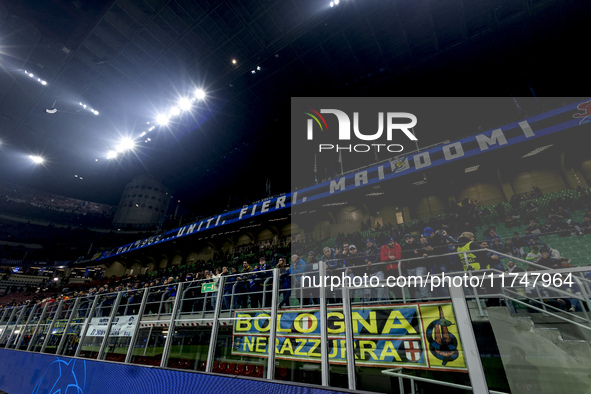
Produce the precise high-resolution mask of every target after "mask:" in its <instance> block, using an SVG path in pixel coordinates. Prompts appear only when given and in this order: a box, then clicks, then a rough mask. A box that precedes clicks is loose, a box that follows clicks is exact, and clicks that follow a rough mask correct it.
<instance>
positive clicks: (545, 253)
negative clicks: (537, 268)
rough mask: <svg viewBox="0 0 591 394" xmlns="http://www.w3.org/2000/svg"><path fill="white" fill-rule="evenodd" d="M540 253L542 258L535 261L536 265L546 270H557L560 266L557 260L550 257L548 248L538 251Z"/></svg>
mask: <svg viewBox="0 0 591 394" xmlns="http://www.w3.org/2000/svg"><path fill="white" fill-rule="evenodd" d="M540 253H541V255H542V256H541V257H540V259H539V260H538V261H537V263H538V264H540V265H543V266H544V267H547V268H552V269H556V268H559V265H560V264H559V261H558V259H555V258H552V257H550V251H549V250H548V248H542V249H540Z"/></svg>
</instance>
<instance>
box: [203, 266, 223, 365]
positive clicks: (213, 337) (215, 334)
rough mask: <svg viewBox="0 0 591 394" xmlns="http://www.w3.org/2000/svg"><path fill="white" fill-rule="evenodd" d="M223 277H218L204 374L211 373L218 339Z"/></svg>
mask: <svg viewBox="0 0 591 394" xmlns="http://www.w3.org/2000/svg"><path fill="white" fill-rule="evenodd" d="M225 283H226V278H225V277H223V276H222V277H220V282H219V286H220V287H219V289H218V302H216V303H215V312H214V314H213V325H212V327H211V338H210V340H209V349H208V351H207V362H206V363H205V372H211V370H212V369H213V358H214V357H215V348H216V342H217V338H218V328H219V327H218V322H219V319H220V310H221V309H222V303H221V302H220V300H221V297H223V296H224V284H225Z"/></svg>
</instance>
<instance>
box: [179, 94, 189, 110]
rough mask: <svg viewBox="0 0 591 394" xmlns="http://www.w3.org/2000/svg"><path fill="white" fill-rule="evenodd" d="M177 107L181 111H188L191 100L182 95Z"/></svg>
mask: <svg viewBox="0 0 591 394" xmlns="http://www.w3.org/2000/svg"><path fill="white" fill-rule="evenodd" d="M179 108H180V109H181V110H183V111H188V110H190V109H191V100H189V99H188V98H186V97H183V98H181V99H180V100H179Z"/></svg>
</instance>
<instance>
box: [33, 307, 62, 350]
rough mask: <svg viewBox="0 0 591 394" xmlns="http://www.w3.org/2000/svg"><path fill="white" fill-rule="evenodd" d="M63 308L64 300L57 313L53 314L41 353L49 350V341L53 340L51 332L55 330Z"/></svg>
mask: <svg viewBox="0 0 591 394" xmlns="http://www.w3.org/2000/svg"><path fill="white" fill-rule="evenodd" d="M63 306H64V300H61V301H60V303H59V304H58V306H57V309H56V311H55V313H54V314H53V319H51V323H49V326H48V327H47V336H46V337H45V340H44V341H43V345H42V346H41V350H40V351H39V352H40V353H44V352H45V348H47V344H48V343H49V339H50V338H51V330H53V327H54V326H55V321H56V320H57V318H58V316H59V314H60V313H62V308H63Z"/></svg>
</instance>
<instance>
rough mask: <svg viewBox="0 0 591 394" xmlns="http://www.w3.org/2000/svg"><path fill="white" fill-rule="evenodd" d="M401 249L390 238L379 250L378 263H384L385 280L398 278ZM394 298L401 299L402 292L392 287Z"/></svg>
mask: <svg viewBox="0 0 591 394" xmlns="http://www.w3.org/2000/svg"><path fill="white" fill-rule="evenodd" d="M401 253H402V248H401V247H400V245H399V244H398V242H396V240H395V239H394V238H390V239H389V240H388V242H387V243H386V245H384V246H382V248H381V249H380V261H381V262H382V263H386V278H388V277H397V276H398V262H399V261H400V257H401ZM393 290H394V297H395V298H398V299H400V298H402V290H401V289H400V288H398V287H394V289H393Z"/></svg>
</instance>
